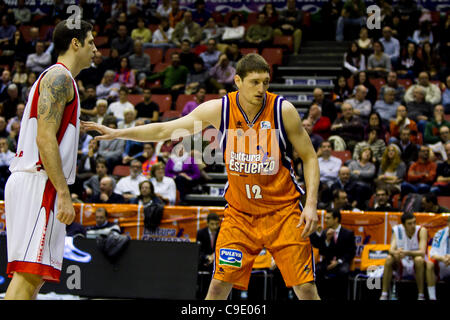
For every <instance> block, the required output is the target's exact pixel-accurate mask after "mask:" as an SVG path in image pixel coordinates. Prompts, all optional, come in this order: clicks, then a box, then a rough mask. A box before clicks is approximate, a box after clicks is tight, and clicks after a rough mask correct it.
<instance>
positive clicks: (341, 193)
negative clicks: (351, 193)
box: [318, 189, 356, 212]
mask: <svg viewBox="0 0 450 320" xmlns="http://www.w3.org/2000/svg"><path fill="white" fill-rule="evenodd" d="M332 197H333V198H332V199H333V200H332V201H331V202H330V203H319V205H318V208H319V209H323V210H326V211H328V212H331V211H333V210H334V209H341V210H354V208H353V204H356V202H355V201H353V202H354V203H353V204H350V203H349V202H348V196H347V192H346V191H345V190H342V189H335V190H333V193H332Z"/></svg>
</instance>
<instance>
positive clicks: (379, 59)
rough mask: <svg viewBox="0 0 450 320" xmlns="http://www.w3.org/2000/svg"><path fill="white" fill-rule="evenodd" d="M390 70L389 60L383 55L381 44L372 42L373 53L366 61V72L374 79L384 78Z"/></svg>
mask: <svg viewBox="0 0 450 320" xmlns="http://www.w3.org/2000/svg"><path fill="white" fill-rule="evenodd" d="M391 69H392V65H391V59H390V58H389V56H388V55H387V54H386V53H384V47H383V44H382V43H381V42H380V41H374V43H373V53H372V54H371V55H370V56H369V59H368V60H367V72H368V73H369V74H371V75H373V76H374V77H377V78H380V77H381V78H382V77H385V76H386V74H387V73H388V72H390V71H391Z"/></svg>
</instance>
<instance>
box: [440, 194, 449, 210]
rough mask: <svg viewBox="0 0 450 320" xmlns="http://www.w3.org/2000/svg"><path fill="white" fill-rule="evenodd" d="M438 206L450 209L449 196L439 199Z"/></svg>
mask: <svg viewBox="0 0 450 320" xmlns="http://www.w3.org/2000/svg"><path fill="white" fill-rule="evenodd" d="M437 200H438V204H439V205H440V206H442V207H445V208H447V209H450V197H449V196H440V197H437Z"/></svg>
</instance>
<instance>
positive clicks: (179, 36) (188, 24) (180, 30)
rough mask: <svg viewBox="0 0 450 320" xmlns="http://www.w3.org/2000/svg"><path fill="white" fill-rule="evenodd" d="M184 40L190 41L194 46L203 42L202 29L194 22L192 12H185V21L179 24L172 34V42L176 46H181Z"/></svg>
mask: <svg viewBox="0 0 450 320" xmlns="http://www.w3.org/2000/svg"><path fill="white" fill-rule="evenodd" d="M183 39H188V40H189V41H190V43H191V44H192V45H193V46H196V45H197V44H199V43H200V41H201V40H202V27H200V25H199V24H198V23H196V22H194V21H193V20H192V12H190V11H185V12H184V15H183V20H181V21H180V22H178V23H177V24H176V26H175V29H174V31H173V33H172V42H173V43H174V44H175V45H176V46H178V47H179V46H180V45H181V41H182V40H183Z"/></svg>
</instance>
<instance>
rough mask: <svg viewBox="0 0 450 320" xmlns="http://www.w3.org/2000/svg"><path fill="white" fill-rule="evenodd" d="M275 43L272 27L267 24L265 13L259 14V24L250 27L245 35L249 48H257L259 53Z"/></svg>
mask: <svg viewBox="0 0 450 320" xmlns="http://www.w3.org/2000/svg"><path fill="white" fill-rule="evenodd" d="M272 41H273V29H272V26H271V25H269V24H267V16H266V14H265V13H264V12H260V13H258V22H257V23H255V24H252V25H250V26H249V27H248V29H247V32H246V33H245V42H246V43H247V45H248V46H249V47H257V48H258V49H259V51H262V49H264V48H266V47H267V46H269V45H271V44H272Z"/></svg>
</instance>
